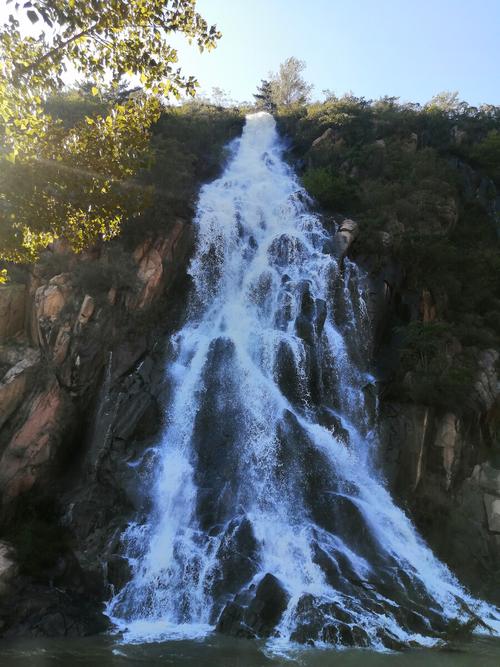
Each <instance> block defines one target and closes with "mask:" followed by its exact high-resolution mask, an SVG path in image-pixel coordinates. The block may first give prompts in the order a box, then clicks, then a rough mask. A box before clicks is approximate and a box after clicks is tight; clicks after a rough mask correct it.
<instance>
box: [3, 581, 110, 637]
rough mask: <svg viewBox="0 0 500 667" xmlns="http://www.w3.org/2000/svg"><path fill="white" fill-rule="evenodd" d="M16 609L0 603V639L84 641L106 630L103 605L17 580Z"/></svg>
mask: <svg viewBox="0 0 500 667" xmlns="http://www.w3.org/2000/svg"><path fill="white" fill-rule="evenodd" d="M15 597H16V605H15V607H13V606H12V603H11V601H10V602H9V601H8V600H5V599H4V600H1V601H0V622H3V624H2V627H1V630H0V636H1V637H3V638H5V639H14V638H17V637H38V638H41V637H85V636H88V635H95V634H99V633H101V632H105V631H107V630H109V627H110V622H109V620H108V619H107V618H106V616H105V615H104V613H103V608H102V605H101V604H99V603H96V602H92V601H89V600H88V598H86V597H85V596H82V595H80V594H78V593H71V592H68V591H63V590H60V589H58V588H55V587H54V588H46V587H44V586H42V585H39V584H34V583H30V582H29V581H25V580H19V581H18V585H17V587H16V591H15Z"/></svg>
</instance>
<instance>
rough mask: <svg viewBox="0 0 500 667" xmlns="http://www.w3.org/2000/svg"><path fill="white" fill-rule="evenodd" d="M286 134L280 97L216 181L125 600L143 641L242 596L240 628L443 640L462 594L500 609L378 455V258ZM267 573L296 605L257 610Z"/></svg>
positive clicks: (192, 632) (206, 207)
mask: <svg viewBox="0 0 500 667" xmlns="http://www.w3.org/2000/svg"><path fill="white" fill-rule="evenodd" d="M282 151H283V147H282V145H281V143H280V140H279V138H278V136H277V133H276V129H275V122H274V119H273V118H272V116H270V115H269V114H267V113H257V114H252V115H250V116H248V117H247V122H246V125H245V128H244V131H243V134H242V137H241V139H239V140H238V142H237V144H236V145H235V146H234V152H233V157H232V159H231V161H230V163H229V165H228V166H227V168H226V170H225V172H224V173H223V175H222V176H221V178H219V179H218V180H216V181H215V182H213V183H211V184H209V185H206V186H205V187H203V189H202V190H201V193H200V197H199V203H198V209H197V215H196V220H195V224H196V227H197V235H198V237H197V247H196V252H195V256H194V258H193V260H192V262H191V266H190V274H191V276H192V278H193V282H194V294H193V297H192V300H191V303H190V304H189V306H188V308H189V313H188V317H187V318H186V323H185V324H184V326H183V328H182V329H181V330H180V331H179V332H178V333H177V334H176V335H175V337H174V341H173V343H174V345H173V347H174V353H173V357H172V358H171V359H170V360H169V361H168V366H167V373H168V376H169V380H170V382H171V383H172V386H173V391H172V396H173V398H172V400H171V402H170V404H169V405H168V406H166V412H165V421H166V425H165V428H164V432H163V436H162V438H161V441H160V442H159V443H158V445H157V446H156V447H155V448H153V450H151V451H149V452H148V455H147V456H145V457H144V460H143V461H141V462H138V464H137V465H138V469H139V470H140V475H141V479H142V483H143V487H144V489H145V497H146V501H145V504H144V511H143V512H142V513H140V515H139V516H138V517H137V520H136V521H135V522H133V523H131V524H130V526H129V528H128V529H127V531H126V532H125V534H124V535H123V546H124V553H125V555H126V556H127V558H128V559H129V562H130V565H131V568H132V573H133V576H132V578H131V580H130V582H129V583H128V584H127V585H126V586H125V587H124V588H123V589H122V590H121V591H120V592H118V593H117V594H116V595H115V597H114V598H113V599H112V600H111V601H110V603H109V605H108V613H109V615H110V616H111V617H112V618H113V620H114V621H115V622H116V623H117V624H118V625H119V627H121V628H122V629H126V636H127V637H128V638H129V639H131V640H133V639H134V638H135V639H140V640H143V641H144V640H155V639H161V638H167V637H177V636H181V637H182V636H197V635H200V634H201V635H203V634H205V633H206V632H208V631H210V630H211V629H213V627H214V626H215V624H216V623H217V622H218V620H219V619H220V618H223V617H224V614H226V616H227V614H228V613H229V611H228V610H230V611H231V614H233V616H232V617H231V618H232V619H233V621H231V622H232V623H233V626H232V627H233V630H234V628H236V631H235V634H238V628H240V629H242V632H240V634H244V632H248V633H249V634H248V635H247V636H252V634H253V635H256V636H270V635H272V636H273V637H275V641H277V640H279V639H281V640H282V641H289V640H296V641H302V642H305V641H315V642H321V641H329V642H331V643H338V644H342V643H345V636H346V632H347V633H348V635H349V638H350V639H349V642H348V643H354V644H361V645H372V646H375V647H377V646H382V645H387V642H386V641H385V640H384V637H385V636H386V635H387V633H388V634H389V635H390V636H391V637H395V638H397V639H398V640H400V641H409V640H413V641H416V642H419V643H429V642H432V641H434V638H435V637H436V636H437V635H438V634H439V629H440V627H442V624H443V623H444V622H446V619H452V618H456V617H462V616H463V613H464V605H465V608H466V606H474V609H475V610H476V613H477V614H479V615H480V616H484V617H485V618H490V617H491V616H492V614H494V610H491V609H490V608H489V607H487V606H486V605H484V604H482V603H476V602H475V601H474V600H472V599H471V598H470V597H469V596H468V594H467V593H466V592H465V591H464V590H463V589H462V588H461V587H460V585H459V583H458V582H457V581H456V580H455V578H454V577H453V576H452V574H451V573H450V572H449V571H448V570H447V568H446V567H445V566H444V565H443V564H441V563H440V562H439V561H438V560H437V559H436V558H435V557H434V555H433V554H432V552H431V551H430V549H429V548H428V547H427V546H426V544H425V543H424V542H423V541H422V540H421V538H420V537H419V536H418V534H417V532H416V531H415V529H414V527H413V525H412V523H411V521H410V520H409V518H408V517H407V516H406V515H405V513H404V512H403V511H402V510H401V509H399V508H398V507H397V506H396V505H395V504H394V502H393V500H392V498H391V496H390V494H389V492H388V491H387V489H386V487H385V485H384V483H383V480H382V479H381V478H380V476H379V474H378V472H377V470H376V468H375V465H374V463H373V460H374V457H373V454H374V451H375V448H376V446H377V438H376V433H375V432H374V420H375V414H374V411H375V399H374V396H375V392H374V385H373V378H372V377H371V376H370V374H369V373H368V371H367V368H366V367H365V364H366V360H367V358H368V349H369V326H368V321H367V316H366V307H365V302H364V296H363V295H364V292H365V286H364V276H363V274H362V272H361V271H360V270H359V269H358V268H357V267H356V266H355V265H354V264H353V263H351V262H350V261H349V260H348V259H343V260H342V259H340V258H339V257H338V255H337V254H336V253H335V251H334V248H333V246H332V241H331V235H330V234H329V233H328V232H327V231H326V230H325V228H324V226H323V224H322V222H321V219H320V218H319V217H318V215H316V214H315V213H313V212H312V211H311V208H310V206H309V201H308V198H307V195H306V193H305V192H304V190H303V189H302V188H301V186H300V184H299V182H298V180H297V178H296V177H295V175H294V174H293V172H292V171H291V169H290V168H289V167H288V166H287V165H286V163H285V162H284V161H283V158H282ZM265 576H267V577H268V579H267V581H271V580H272V582H273V586H274V588H275V589H276V590H278V593H279V594H278V597H280V599H281V603H280V604H281V609H280V610H278V613H277V615H276V618H275V619H274V621H273V622H271V621H270V620H269V619H268V621H262V622H261V624H260V626H258V623H257V622H256V621H255V616H256V612H255V609H256V607H255V599H256V596H257V595H260V594H261V593H260V592H259V590H260V591H261V590H262V588H263V587H262V586H261V584H262V581H263V580H264V578H265ZM269 577H271V579H269ZM252 600H253V602H252ZM252 605H253V606H252ZM278 606H279V605H278ZM252 610H253V611H252ZM221 614H222V616H221ZM238 614H239V615H238ZM257 615H258V614H257ZM266 622H267V623H268V625H267V626H266ZM219 623H221V621H220V620H219ZM235 624H236V625H235ZM243 630H244V632H243ZM349 633H350V634H349ZM384 633H386V635H384Z"/></svg>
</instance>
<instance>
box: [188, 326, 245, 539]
mask: <svg viewBox="0 0 500 667" xmlns="http://www.w3.org/2000/svg"><path fill="white" fill-rule="evenodd" d="M235 363H236V359H235V347H234V343H233V341H232V340H231V339H229V338H225V337H222V336H221V337H219V338H217V339H215V340H214V341H213V342H212V343H211V345H210V349H209V352H208V355H207V361H206V364H205V368H204V371H203V385H202V388H201V389H200V399H199V408H198V412H197V415H196V417H195V422H194V431H193V447H194V451H195V452H196V456H197V465H196V485H197V489H198V491H197V513H198V516H199V518H200V522H201V525H202V526H203V527H204V528H205V529H209V528H211V527H212V526H213V525H216V524H223V523H225V522H226V521H227V520H228V518H229V517H230V515H231V509H232V507H234V504H235V502H236V494H237V489H238V484H239V482H238V466H239V461H240V456H239V454H238V448H239V446H240V445H239V436H240V433H241V430H242V429H241V425H242V424H243V423H244V406H243V405H242V404H241V403H240V401H239V399H238V396H239V386H238V385H237V373H234V372H233V369H234V365H235Z"/></svg>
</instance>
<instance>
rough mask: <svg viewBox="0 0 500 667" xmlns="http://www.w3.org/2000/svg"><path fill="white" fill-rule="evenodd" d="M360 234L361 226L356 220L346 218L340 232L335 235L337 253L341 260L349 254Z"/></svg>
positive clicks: (341, 224)
mask: <svg viewBox="0 0 500 667" xmlns="http://www.w3.org/2000/svg"><path fill="white" fill-rule="evenodd" d="M358 234H359V226H358V223H357V222H354V220H350V219H349V218H346V219H345V220H344V221H343V222H341V223H340V225H339V228H338V231H337V233H336V235H335V245H336V247H337V252H338V254H339V256H340V258H341V259H343V258H344V257H345V256H346V255H347V253H348V252H349V248H350V247H351V245H352V244H353V243H354V241H355V240H356V238H357V236H358Z"/></svg>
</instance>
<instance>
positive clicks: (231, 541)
mask: <svg viewBox="0 0 500 667" xmlns="http://www.w3.org/2000/svg"><path fill="white" fill-rule="evenodd" d="M257 555H258V544H257V540H256V539H255V535H254V531H253V527H252V524H251V522H250V520H249V519H248V518H247V517H243V518H242V519H240V520H238V519H234V520H233V521H231V523H230V525H229V526H228V528H227V530H226V534H225V536H224V538H223V540H222V542H221V545H220V547H219V549H218V551H217V556H216V558H217V562H218V563H219V571H218V573H217V577H216V581H215V582H214V585H213V595H214V597H215V598H216V599H218V598H219V599H220V598H221V596H224V595H227V594H228V593H231V592H234V591H237V590H240V589H242V588H243V586H244V585H245V584H247V583H249V582H250V581H251V579H252V577H253V576H254V574H255V573H256V571H257V566H258V564H257ZM226 599H227V597H226Z"/></svg>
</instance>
